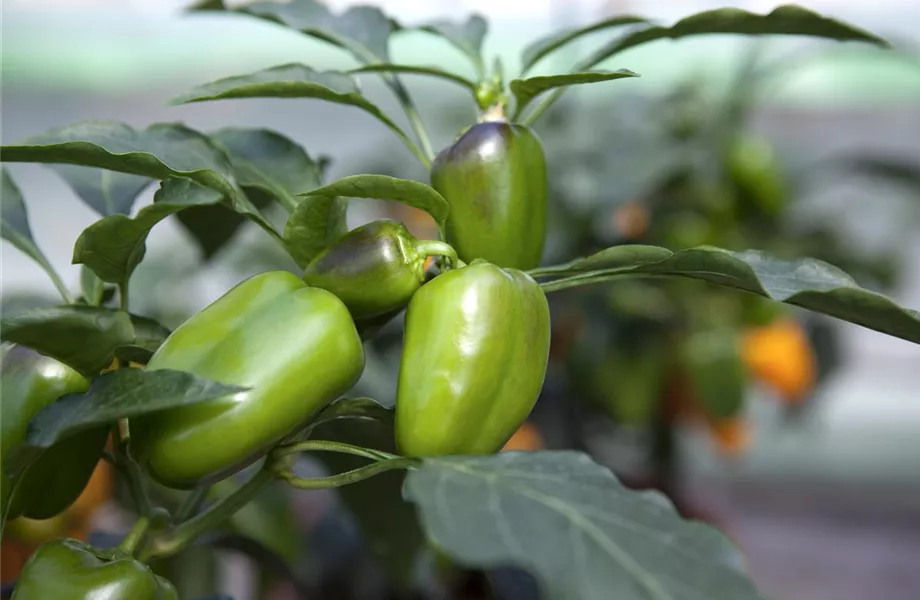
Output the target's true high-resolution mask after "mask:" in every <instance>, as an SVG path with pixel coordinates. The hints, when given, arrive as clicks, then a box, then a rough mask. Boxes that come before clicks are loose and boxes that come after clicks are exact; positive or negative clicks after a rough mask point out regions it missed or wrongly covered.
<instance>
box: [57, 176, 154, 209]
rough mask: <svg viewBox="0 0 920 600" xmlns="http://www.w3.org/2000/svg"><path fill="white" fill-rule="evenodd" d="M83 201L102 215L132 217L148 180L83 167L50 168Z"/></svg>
mask: <svg viewBox="0 0 920 600" xmlns="http://www.w3.org/2000/svg"><path fill="white" fill-rule="evenodd" d="M49 167H50V168H51V170H53V171H54V172H55V173H57V174H58V175H60V176H61V179H63V180H64V181H66V182H67V184H68V185H69V186H70V187H71V188H72V189H73V191H74V192H75V193H76V194H77V196H79V198H80V199H81V200H83V202H85V203H86V204H87V205H88V206H89V207H90V208H92V209H93V210H94V211H96V212H97V213H99V214H100V215H113V214H119V213H120V214H125V215H127V214H130V213H131V207H132V206H133V205H134V200H135V199H136V198H137V197H138V195H140V193H141V192H142V191H143V190H144V188H146V187H147V186H148V185H150V178H149V177H141V176H139V175H130V174H128V173H119V172H117V171H109V170H106V169H97V168H94V167H83V166H80V165H49Z"/></svg>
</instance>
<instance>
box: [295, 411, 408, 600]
mask: <svg viewBox="0 0 920 600" xmlns="http://www.w3.org/2000/svg"><path fill="white" fill-rule="evenodd" d="M336 405H339V406H338V407H337V408H334V407H336ZM327 410H330V412H328V413H326V416H327V418H325V419H323V422H322V423H319V424H318V425H317V426H316V427H314V428H313V430H312V431H311V435H310V439H318V440H332V441H337V442H344V443H347V444H353V445H356V446H361V447H364V448H372V449H375V450H382V451H384V452H391V453H392V452H395V451H396V442H395V439H394V437H393V411H392V409H387V408H384V407H383V406H382V405H380V404H378V403H377V402H375V401H373V400H371V399H369V398H354V399H345V400H340V401H339V402H337V403H335V404H333V405H331V406H330V408H329V409H327ZM324 412H325V411H324ZM321 418H322V417H321ZM316 457H317V458H318V459H319V460H321V461H322V462H323V464H325V465H326V467H327V468H328V469H329V470H330V471H331V472H332V473H342V472H344V471H349V470H351V469H356V468H358V467H362V466H364V465H366V464H367V460H366V459H363V458H359V457H356V456H351V455H348V454H340V453H337V452H318V453H317V454H316ZM405 477H406V474H405V472H404V471H388V472H386V473H383V474H380V475H376V476H374V477H372V478H370V479H365V480H364V481H360V482H358V483H354V484H351V485H347V486H344V487H341V488H339V495H340V497H341V499H342V503H343V504H344V505H345V507H346V508H347V509H348V510H349V511H350V512H351V513H352V515H354V517H355V520H356V521H357V523H358V526H359V527H360V528H361V532H362V534H363V535H364V537H365V539H366V540H367V542H368V545H369V546H370V549H371V552H372V553H373V554H374V556H376V557H377V560H378V561H380V563H381V565H383V566H384V567H385V568H386V569H387V571H388V572H389V573H390V575H391V576H392V577H393V578H394V579H395V580H396V581H397V582H398V583H399V584H400V585H402V586H404V587H405V588H408V587H409V586H410V585H411V582H412V574H413V568H414V566H415V559H416V555H417V553H418V551H419V550H420V548H421V546H422V542H423V540H424V537H423V535H422V531H421V529H420V528H419V522H418V518H417V517H416V514H415V509H414V508H413V506H412V505H411V504H409V503H408V502H406V501H405V500H404V499H403V497H402V492H401V490H402V487H403V481H404V479H405Z"/></svg>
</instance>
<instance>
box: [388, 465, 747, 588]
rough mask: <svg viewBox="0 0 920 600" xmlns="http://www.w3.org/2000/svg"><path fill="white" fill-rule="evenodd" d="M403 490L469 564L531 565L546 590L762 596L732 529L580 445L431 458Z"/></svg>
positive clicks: (427, 525)
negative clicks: (684, 507) (684, 511)
mask: <svg viewBox="0 0 920 600" xmlns="http://www.w3.org/2000/svg"><path fill="white" fill-rule="evenodd" d="M403 495H404V496H405V497H406V498H407V499H409V500H411V501H412V502H414V503H416V504H417V505H418V508H419V512H420V516H421V520H422V524H423V528H424V530H425V533H426V535H427V537H428V539H429V540H430V541H431V542H432V543H433V544H434V545H435V546H436V547H437V548H439V549H441V550H442V551H443V552H446V553H447V554H448V555H449V556H450V557H451V558H453V559H455V560H456V561H457V562H459V563H460V564H463V565H467V566H472V567H479V568H486V569H488V568H492V567H503V566H508V565H515V566H519V567H522V568H525V569H527V570H528V571H530V572H531V573H533V574H534V575H535V576H536V577H537V579H538V580H539V581H540V584H541V592H542V596H541V597H542V598H545V599H546V600H608V599H610V598H622V599H624V600H626V599H635V600H639V599H643V600H644V599H651V598H654V599H656V600H698V599H699V598H707V599H710V600H722V599H724V600H748V599H750V600H756V599H760V598H761V596H760V594H758V592H757V590H756V589H755V587H754V585H753V583H752V582H751V580H750V578H749V576H748V575H747V573H745V571H744V568H743V566H742V565H743V558H742V556H741V553H740V552H739V551H738V550H737V549H736V548H735V547H734V546H733V545H732V544H731V542H730V541H729V540H728V538H726V537H725V535H723V534H722V533H721V532H719V531H718V530H717V529H715V528H713V527H711V526H708V525H704V524H702V523H699V522H695V521H685V520H683V519H682V518H681V517H680V516H679V515H678V514H677V512H676V511H675V510H674V507H673V505H672V504H671V503H670V501H669V500H667V499H666V498H665V497H664V496H662V495H661V494H659V493H657V492H637V491H633V490H630V489H627V488H625V487H624V486H623V485H622V484H621V483H620V482H619V481H618V480H617V479H616V477H614V475H613V474H612V473H611V472H610V471H609V470H607V469H606V468H604V467H602V466H601V465H599V464H597V463H595V462H593V461H592V460H591V459H590V458H589V457H588V456H587V455H585V454H582V453H579V452H571V451H559V452H555V451H554V452H501V453H499V454H496V455H492V456H481V457H464V456H456V457H442V458H428V459H425V460H424V462H423V464H422V466H421V467H420V468H418V469H413V470H410V471H409V474H408V475H407V477H406V483H405V487H404V488H403ZM562 549H564V550H562Z"/></svg>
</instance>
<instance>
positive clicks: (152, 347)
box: [115, 315, 172, 364]
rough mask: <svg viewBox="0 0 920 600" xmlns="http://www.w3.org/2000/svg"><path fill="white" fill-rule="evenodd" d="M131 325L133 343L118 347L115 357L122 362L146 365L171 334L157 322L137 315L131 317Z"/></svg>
mask: <svg viewBox="0 0 920 600" xmlns="http://www.w3.org/2000/svg"><path fill="white" fill-rule="evenodd" d="M131 325H132V326H133V327H134V341H133V342H131V343H130V344H125V345H123V346H120V347H118V348H117V349H116V350H115V355H116V356H117V357H118V358H119V359H120V360H123V361H130V362H137V363H142V364H147V362H148V361H149V360H150V357H151V356H153V353H154V352H156V351H157V348H159V347H160V346H161V345H162V344H163V342H165V341H166V338H168V337H169V334H170V333H172V332H171V331H170V330H169V328H168V327H166V326H164V325H162V324H161V323H159V322H158V321H155V320H154V319H150V318H148V317H140V316H138V315H131Z"/></svg>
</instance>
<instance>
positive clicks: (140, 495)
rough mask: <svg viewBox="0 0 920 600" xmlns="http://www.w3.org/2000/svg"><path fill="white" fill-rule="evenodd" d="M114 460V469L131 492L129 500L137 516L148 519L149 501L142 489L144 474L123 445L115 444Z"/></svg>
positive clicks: (145, 491) (144, 490) (149, 511)
mask: <svg viewBox="0 0 920 600" xmlns="http://www.w3.org/2000/svg"><path fill="white" fill-rule="evenodd" d="M114 459H115V467H116V468H117V469H118V470H119V471H121V472H122V474H123V475H124V476H125V479H127V480H128V487H129V488H130V490H131V499H132V500H133V501H134V508H135V509H136V510H137V514H139V515H141V516H142V517H149V516H150V513H151V506H150V499H149V498H148V497H147V490H146V489H145V488H144V474H143V473H141V468H140V467H139V466H138V464H137V463H136V462H134V459H132V458H131V456H130V455H129V454H128V450H127V446H126V445H125V444H122V443H118V444H116V449H115V457H114Z"/></svg>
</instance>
